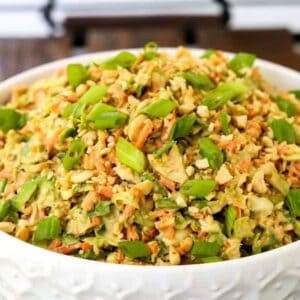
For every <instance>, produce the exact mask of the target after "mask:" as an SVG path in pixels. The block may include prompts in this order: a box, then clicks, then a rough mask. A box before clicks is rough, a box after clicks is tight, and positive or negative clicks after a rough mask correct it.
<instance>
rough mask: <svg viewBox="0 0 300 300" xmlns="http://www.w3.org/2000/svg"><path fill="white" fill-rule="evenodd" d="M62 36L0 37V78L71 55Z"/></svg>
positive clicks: (68, 44)
mask: <svg viewBox="0 0 300 300" xmlns="http://www.w3.org/2000/svg"><path fill="white" fill-rule="evenodd" d="M70 47H71V45H70V40H69V38H67V37H64V38H30V39H23V38H22V39H6V38H3V39H0V80H3V79H5V78H7V77H9V76H12V75H14V74H17V73H18V72H21V71H24V70H26V69H29V68H31V67H34V66H36V65H39V64H43V63H46V62H50V61H52V60H55V59H59V58H63V57H67V56H69V55H71V52H70V49H71V48H70Z"/></svg>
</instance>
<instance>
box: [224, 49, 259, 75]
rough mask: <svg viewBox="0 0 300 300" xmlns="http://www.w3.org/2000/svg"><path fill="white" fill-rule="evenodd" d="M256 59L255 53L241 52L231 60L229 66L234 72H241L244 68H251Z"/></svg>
mask: <svg viewBox="0 0 300 300" xmlns="http://www.w3.org/2000/svg"><path fill="white" fill-rule="evenodd" d="M255 59H256V56H255V55H254V54H250V53H244V52H240V53H238V54H237V55H235V56H234V57H233V58H232V59H231V60H230V62H229V63H228V67H229V68H230V69H231V70H233V71H234V72H236V73H240V72H242V71H243V70H244V69H248V68H251V67H252V66H253V64H254V61H255Z"/></svg>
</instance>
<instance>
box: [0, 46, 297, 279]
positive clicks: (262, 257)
mask: <svg viewBox="0 0 300 300" xmlns="http://www.w3.org/2000/svg"><path fill="white" fill-rule="evenodd" d="M185 48H187V49H189V50H190V51H191V53H192V54H194V55H201V54H203V53H204V52H205V50H206V49H202V48H188V47H185ZM177 49H178V48H175V47H160V50H161V51H164V52H167V53H169V54H174V53H175V52H176V51H177ZM142 50H143V48H130V49H118V50H107V51H99V52H93V53H88V54H81V55H76V56H73V57H68V58H63V59H59V60H55V61H52V62H49V63H46V64H42V65H39V66H36V67H33V68H30V69H28V70H25V71H23V72H20V73H18V74H16V75H13V76H11V77H9V78H7V79H5V80H3V81H2V82H0V95H1V94H2V93H4V97H3V98H4V101H3V102H5V101H6V100H7V99H6V98H7V97H8V95H10V92H11V89H12V87H14V86H15V85H18V84H22V82H23V84H24V82H26V84H29V83H32V82H34V81H36V80H37V79H41V78H43V77H46V76H48V75H49V74H51V73H52V72H53V71H55V70H57V69H59V68H61V67H64V66H66V64H68V63H76V62H77V63H88V62H92V61H97V60H103V59H105V58H109V57H111V56H113V55H115V54H117V53H119V52H120V51H130V52H132V53H139V52H140V51H142ZM222 52H223V53H224V54H225V55H226V56H228V57H232V56H233V55H235V53H233V52H227V51H222ZM256 65H257V66H259V67H261V68H263V69H269V70H275V71H276V72H277V73H281V74H282V76H284V75H287V76H290V77H294V78H295V77H297V78H298V80H299V86H300V73H299V72H297V71H295V70H293V69H291V68H288V67H285V66H282V65H280V64H277V63H273V62H270V61H267V60H264V59H256ZM40 75H42V77H39V76H40ZM3 91H4V92H3ZM1 239H4V240H7V242H10V243H11V244H12V245H13V244H17V245H18V244H20V246H23V247H27V250H28V251H30V253H32V254H33V252H36V255H40V256H44V257H47V256H48V257H49V258H50V257H52V259H63V260H66V261H67V260H68V261H69V262H70V263H73V264H76V265H78V267H79V266H80V265H81V266H88V267H94V268H99V266H101V268H102V269H110V270H114V269H116V270H118V271H121V270H122V271H133V270H134V271H137V272H142V273H144V272H151V273H152V272H160V273H161V272H172V273H174V272H178V271H179V270H180V271H197V270H200V269H201V271H210V270H212V269H214V270H215V269H218V270H221V269H227V268H236V267H240V266H241V265H243V266H244V267H247V266H250V265H253V264H259V263H262V262H265V261H266V260H269V261H270V260H271V259H272V260H273V259H274V261H277V260H280V259H282V258H283V257H284V256H286V255H293V253H296V251H297V250H298V251H299V249H300V240H298V241H295V242H292V243H290V244H287V245H284V246H281V247H279V248H276V249H273V250H269V251H266V252H263V253H259V254H256V255H250V256H247V257H242V258H237V259H232V260H226V261H220V262H213V263H205V264H191V265H176V266H172V265H166V266H165V265H162V266H156V265H128V264H113V263H108V262H102V261H95V260H88V259H83V258H79V257H75V256H72V255H64V254H60V253H56V252H53V251H50V250H47V249H44V248H41V247H38V246H35V245H33V244H30V243H27V242H24V241H22V240H19V239H18V238H16V237H14V236H11V235H9V234H7V233H5V232H2V231H0V240H1ZM0 251H1V250H0Z"/></svg>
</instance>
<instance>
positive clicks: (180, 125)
mask: <svg viewBox="0 0 300 300" xmlns="http://www.w3.org/2000/svg"><path fill="white" fill-rule="evenodd" d="M196 120H197V117H196V116H195V115H194V114H191V115H186V116H183V117H181V118H179V119H178V120H177V121H176V123H175V124H174V125H173V127H172V130H171V132H170V139H174V140H176V139H178V138H181V137H185V136H187V135H188V134H189V133H190V132H191V130H192V128H193V126H194V124H195V122H196Z"/></svg>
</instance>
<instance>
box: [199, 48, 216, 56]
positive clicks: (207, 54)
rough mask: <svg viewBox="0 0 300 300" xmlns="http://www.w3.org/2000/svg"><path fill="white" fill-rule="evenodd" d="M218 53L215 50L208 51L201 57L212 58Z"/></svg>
mask: <svg viewBox="0 0 300 300" xmlns="http://www.w3.org/2000/svg"><path fill="white" fill-rule="evenodd" d="M216 53H217V51H216V50H214V49H207V50H206V51H205V52H204V53H203V54H202V56H201V58H210V57H211V56H212V55H214V54H216Z"/></svg>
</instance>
